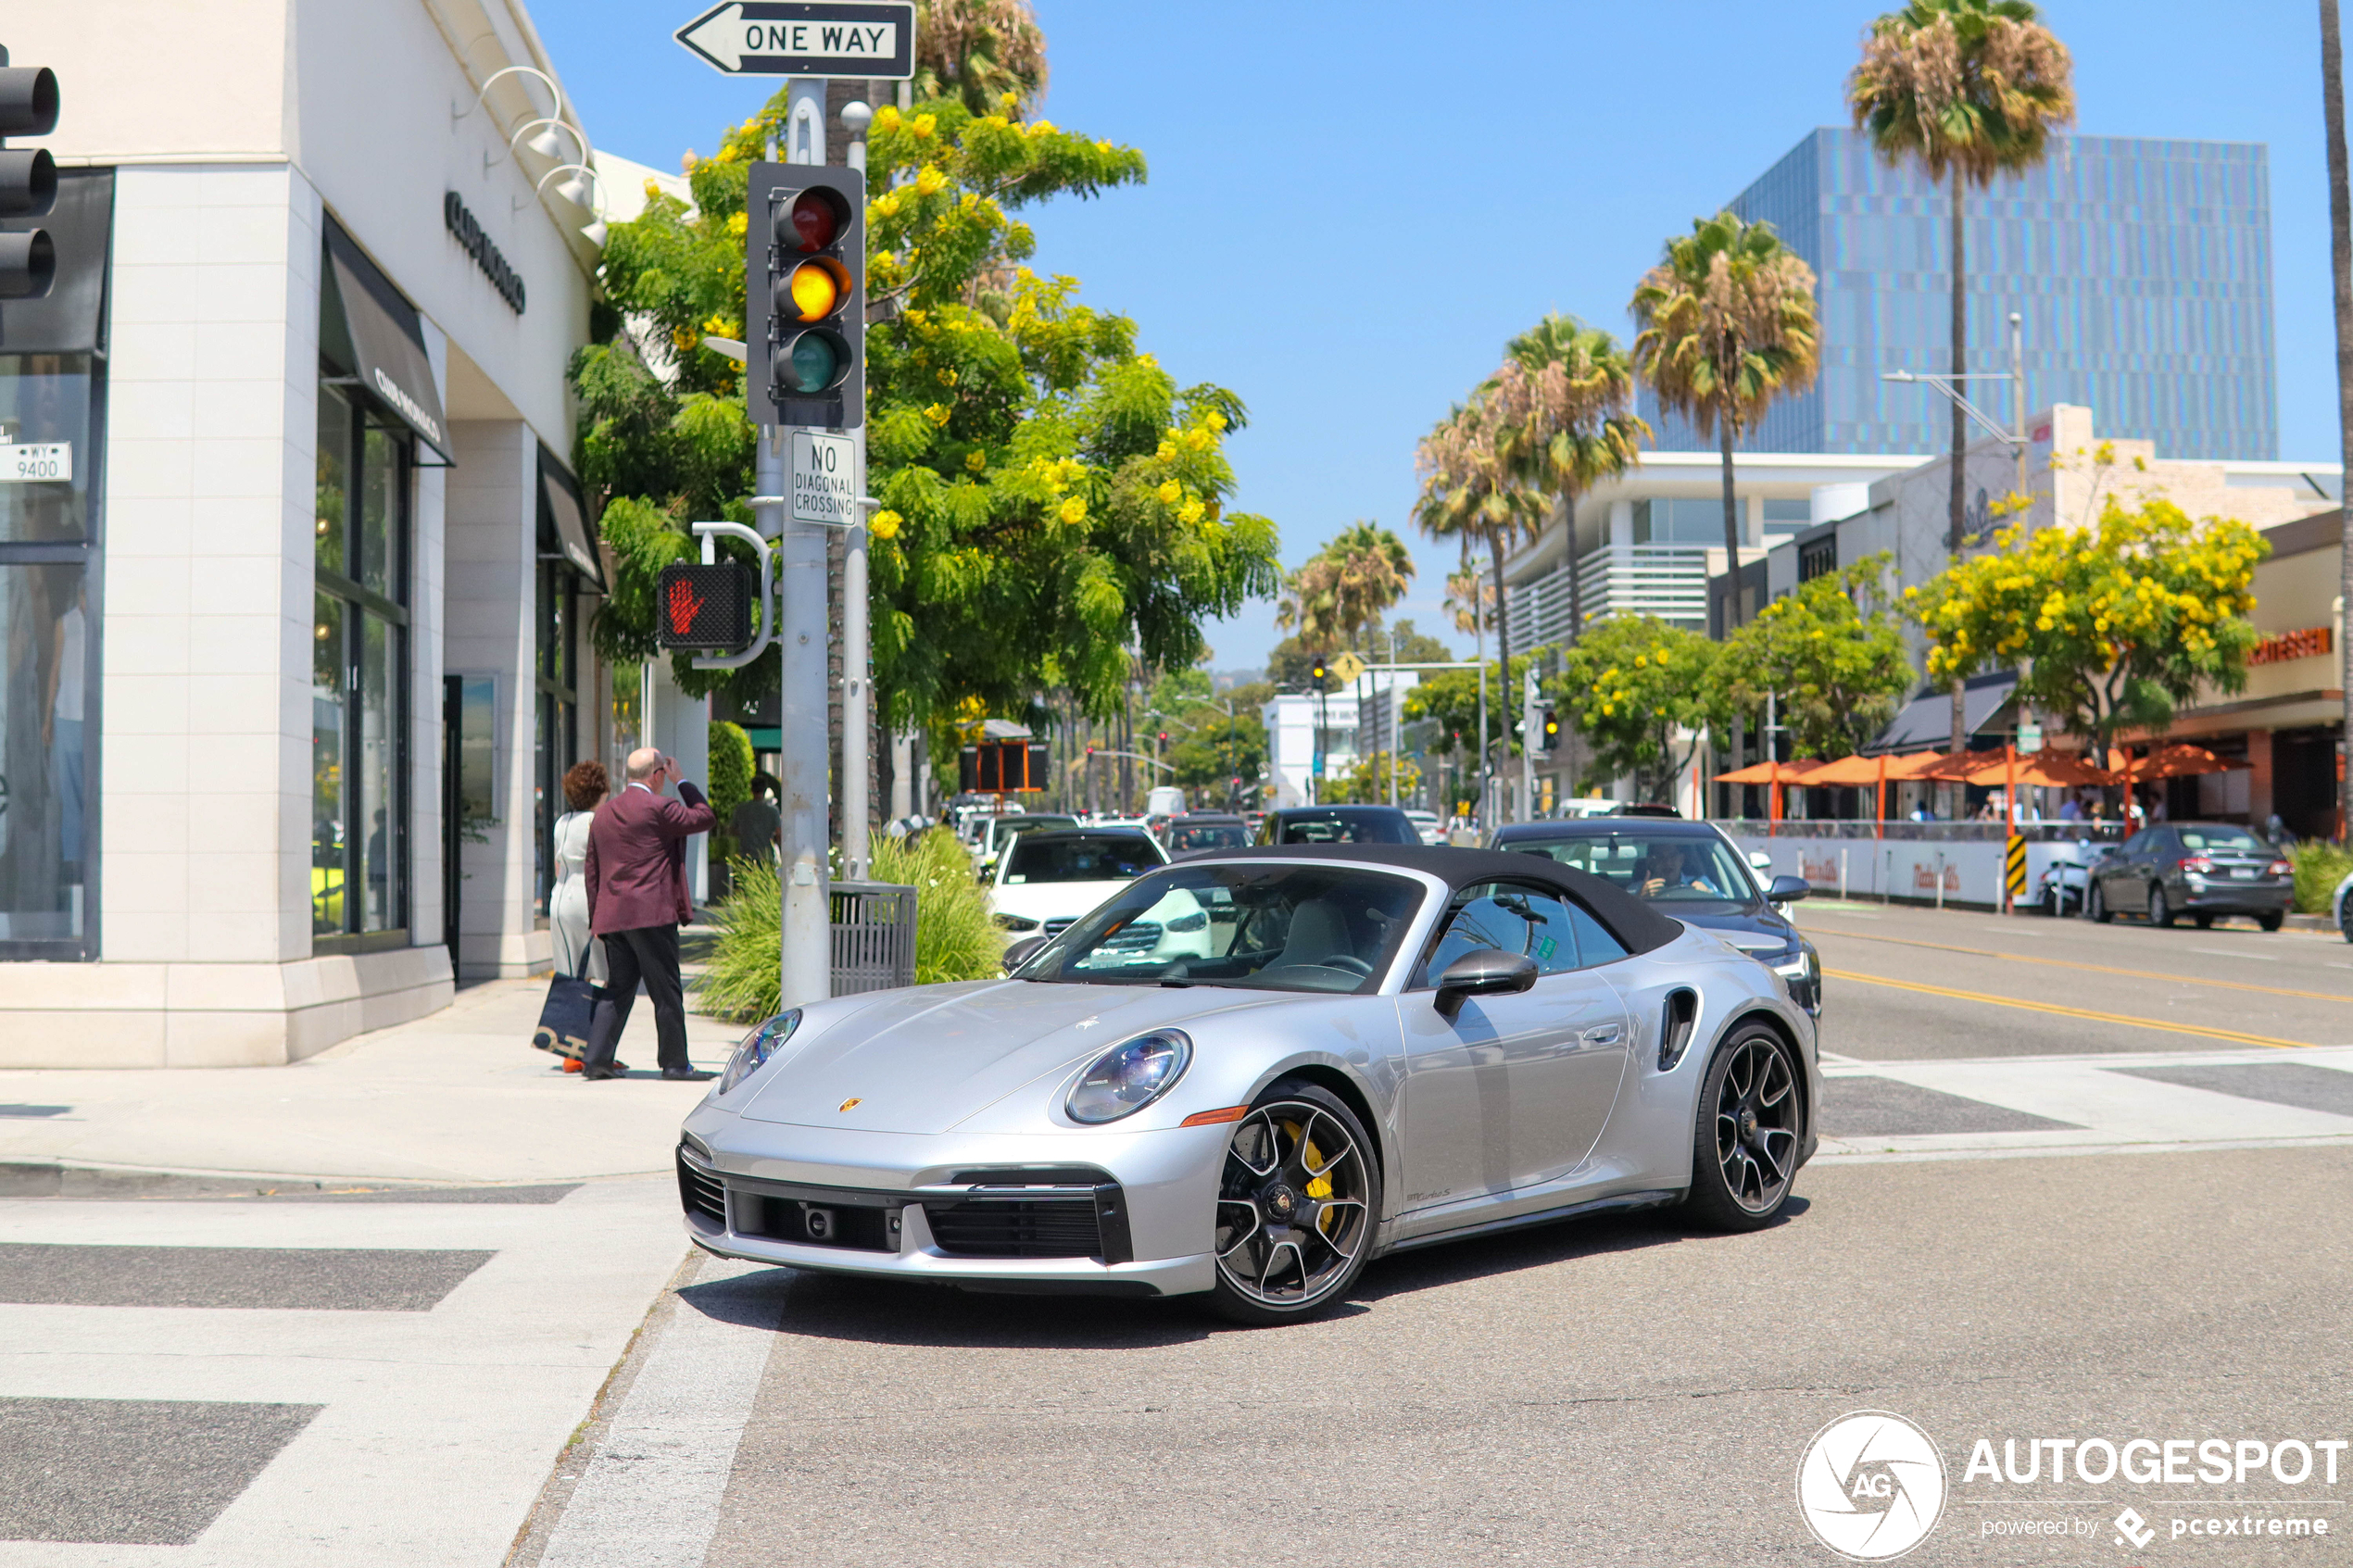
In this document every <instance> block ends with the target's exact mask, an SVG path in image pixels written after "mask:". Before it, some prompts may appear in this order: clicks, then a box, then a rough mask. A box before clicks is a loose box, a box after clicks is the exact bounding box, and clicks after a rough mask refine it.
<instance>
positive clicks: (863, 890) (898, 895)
mask: <svg viewBox="0 0 2353 1568" xmlns="http://www.w3.org/2000/svg"><path fill="white" fill-rule="evenodd" d="M828 891H829V893H830V895H831V906H832V907H831V910H830V923H831V925H832V928H833V929H832V936H833V963H834V974H833V981H834V989H833V994H834V995H835V996H837V997H853V996H856V995H857V994H858V993H860V992H862V991H887V990H890V989H892V988H893V987H895V986H900V985H913V984H914V983H915V890H914V889H913V888H912V887H904V886H901V885H900V884H897V883H891V882H837V883H834V884H831V886H830V888H829V890H828Z"/></svg>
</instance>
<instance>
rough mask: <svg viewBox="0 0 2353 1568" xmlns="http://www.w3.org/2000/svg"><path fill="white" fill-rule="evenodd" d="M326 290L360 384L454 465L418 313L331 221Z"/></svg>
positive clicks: (328, 235)
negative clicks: (346, 334) (337, 306)
mask: <svg viewBox="0 0 2353 1568" xmlns="http://www.w3.org/2000/svg"><path fill="white" fill-rule="evenodd" d="M326 284H327V286H329V287H331V288H333V290H334V292H335V295H336V297H337V299H338V301H339V302H340V303H341V305H342V307H343V319H344V324H345V325H346V327H348V328H349V329H350V332H351V352H352V356H353V358H356V359H357V360H358V361H359V362H358V363H357V364H355V365H354V366H353V367H352V369H353V370H354V371H355V372H356V373H357V374H358V376H359V384H360V385H361V386H362V387H365V388H366V389H367V390H368V391H370V392H371V393H373V394H374V395H376V398H377V400H378V401H379V402H381V403H382V404H384V407H385V408H388V409H390V410H391V411H392V413H393V415H394V416H395V417H396V418H397V419H398V420H400V422H401V423H403V424H405V425H407V426H408V427H409V429H410V430H413V431H415V432H416V433H417V435H418V437H419V439H421V440H422V441H423V442H424V444H425V445H428V446H430V447H432V448H433V449H434V451H436V452H438V453H440V454H441V456H442V458H443V460H445V461H448V462H455V461H456V460H457V459H456V458H454V457H453V456H452V455H451V453H450V450H449V445H450V443H449V434H448V424H447V420H446V418H445V416H444V415H443V414H442V411H441V391H440V389H439V388H438V387H436V386H435V385H434V379H433V360H432V359H431V358H429V357H428V356H427V355H426V353H425V334H424V332H423V330H422V328H420V327H419V326H418V324H417V307H415V306H413V305H411V304H409V301H408V300H407V298H405V297H404V296H403V295H401V293H400V291H399V290H398V289H396V288H394V287H393V286H392V280H391V279H389V278H387V277H385V276H384V273H383V272H382V271H381V270H378V268H377V266H376V264H375V263H374V262H372V261H371V260H369V259H368V258H367V257H365V256H362V255H361V254H360V252H359V246H358V245H354V244H353V243H352V240H351V236H350V235H349V234H346V233H345V232H343V226H342V225H341V224H339V223H337V222H336V221H335V220H333V219H332V218H330V219H328V220H327V278H326Z"/></svg>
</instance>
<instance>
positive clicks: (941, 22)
mask: <svg viewBox="0 0 2353 1568" xmlns="http://www.w3.org/2000/svg"><path fill="white" fill-rule="evenodd" d="M913 89H914V91H913V94H912V95H913V96H914V97H917V98H932V97H942V98H945V97H953V98H957V99H960V100H962V101H963V106H964V107H966V108H968V109H970V110H971V111H972V112H973V113H975V114H990V113H993V112H995V111H996V110H997V109H999V108H1000V107H1001V106H1002V101H1003V98H1004V95H1005V94H1008V93H1010V94H1013V97H1014V98H1015V99H1016V100H1017V102H1019V103H1022V104H1032V103H1036V102H1037V101H1038V99H1039V98H1041V97H1043V96H1044V94H1045V92H1046V34H1045V32H1044V31H1043V30H1041V29H1040V28H1039V27H1038V16H1037V13H1036V12H1035V11H1033V10H1032V9H1031V8H1030V4H1029V0H919V3H918V4H917V6H916V17H915V77H914V82H913Z"/></svg>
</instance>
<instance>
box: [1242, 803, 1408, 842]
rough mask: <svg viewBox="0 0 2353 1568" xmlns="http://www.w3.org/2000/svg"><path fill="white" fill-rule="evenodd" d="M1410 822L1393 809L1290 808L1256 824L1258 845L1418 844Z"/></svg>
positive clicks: (1342, 807) (1372, 807)
mask: <svg viewBox="0 0 2353 1568" xmlns="http://www.w3.org/2000/svg"><path fill="white" fill-rule="evenodd" d="M1421 841H1422V835H1421V833H1420V831H1419V830H1418V829H1416V827H1415V826H1414V819H1413V818H1411V817H1409V816H1407V815H1406V814H1405V813H1404V812H1403V811H1402V810H1400V809H1398V808H1396V807H1394V806H1293V807H1290V809H1286V810H1281V811H1269V812H1267V813H1266V820H1265V821H1264V822H1260V823H1259V824H1258V842H1259V843H1261V844H1419V843H1420V842H1421Z"/></svg>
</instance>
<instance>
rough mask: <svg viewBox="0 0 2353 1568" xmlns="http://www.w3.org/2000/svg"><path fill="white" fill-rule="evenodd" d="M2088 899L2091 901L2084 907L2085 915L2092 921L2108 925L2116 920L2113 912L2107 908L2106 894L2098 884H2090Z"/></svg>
mask: <svg viewBox="0 0 2353 1568" xmlns="http://www.w3.org/2000/svg"><path fill="white" fill-rule="evenodd" d="M2088 897H2089V898H2090V900H2091V901H2090V902H2089V903H2088V904H2087V905H2086V906H2085V907H2084V910H2083V912H2084V913H2085V914H2088V915H2090V916H2091V917H2092V919H2093V920H2095V921H2096V922H2099V923H2100V924H2102V925H2106V924H2108V922H2110V921H2112V920H2114V919H2115V918H2116V915H2115V913H2114V911H2112V910H2110V909H2108V894H2107V892H2106V891H2105V890H2103V889H2102V888H2101V886H2100V884H2098V883H2096V882H2095V883H2094V884H2092V891H2091V893H2090V894H2089V896H2088Z"/></svg>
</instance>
